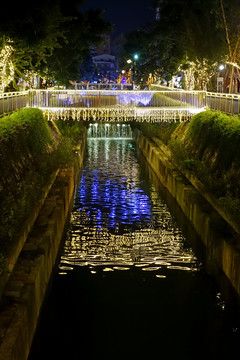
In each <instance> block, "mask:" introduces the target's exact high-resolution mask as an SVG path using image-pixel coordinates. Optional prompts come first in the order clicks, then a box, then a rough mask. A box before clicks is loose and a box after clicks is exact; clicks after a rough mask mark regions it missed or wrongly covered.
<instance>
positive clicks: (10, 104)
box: [0, 91, 29, 115]
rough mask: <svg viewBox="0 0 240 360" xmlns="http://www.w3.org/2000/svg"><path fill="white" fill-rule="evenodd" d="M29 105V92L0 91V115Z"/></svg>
mask: <svg viewBox="0 0 240 360" xmlns="http://www.w3.org/2000/svg"><path fill="white" fill-rule="evenodd" d="M27 106H29V92H28V91H18V92H9V93H0V115H3V114H8V113H11V112H13V111H15V110H17V109H21V108H24V107H27Z"/></svg>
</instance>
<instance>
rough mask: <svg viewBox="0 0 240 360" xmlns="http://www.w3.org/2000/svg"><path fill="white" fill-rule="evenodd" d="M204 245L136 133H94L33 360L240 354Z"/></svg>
mask: <svg viewBox="0 0 240 360" xmlns="http://www.w3.org/2000/svg"><path fill="white" fill-rule="evenodd" d="M180 224H181V227H180ZM198 245H199V244H198V238H197V236H196V234H194V231H193V229H192V228H191V225H190V224H188V223H187V220H186V219H184V217H183V215H182V214H181V211H180V210H179V209H178V206H177V205H176V204H174V203H173V201H172V200H171V198H170V196H169V194H167V192H166V191H165V190H164V189H163V188H162V187H161V184H159V182H158V180H157V179H156V178H155V175H154V174H153V172H152V171H151V169H150V168H149V167H148V165H147V164H146V162H145V161H144V159H142V157H141V154H139V153H138V150H137V148H136V144H135V142H134V141H133V140H132V139H130V138H124V139H123V138H122V139H119V138H118V139H111V138H105V139H102V138H94V137H93V138H89V139H88V141H87V148H86V157H85V162H84V167H83V170H82V172H81V178H80V182H79V187H78V189H76V194H75V202H74V207H73V211H72V213H71V216H70V220H69V226H68V229H67V231H66V236H65V241H64V245H63V249H62V252H61V258H60V262H59V266H58V269H57V271H56V274H55V276H54V278H53V281H52V284H51V289H50V291H49V294H48V296H47V299H46V302H45V304H44V306H43V310H42V315H41V319H40V322H39V327H38V330H37V332H36V336H35V339H34V343H33V346H32V350H31V353H30V356H29V360H38V359H45V360H46V359H52V360H55V359H58V360H60V359H65V360H81V359H84V360H85V359H89V360H110V359H111V360H116V359H176V358H185V359H200V358H203V357H204V358H209V359H210V358H211V359H223V358H228V359H230V358H233V357H235V356H236V351H238V348H239V330H238V327H237V322H236V321H235V320H234V316H233V314H231V312H230V311H229V310H228V309H227V307H226V304H225V302H224V300H223V298H222V295H221V293H220V291H219V289H218V287H217V284H216V283H215V281H214V280H213V279H212V278H211V277H210V276H209V275H208V274H207V273H206V272H205V271H204V266H203V264H202V262H201V249H200V247H199V246H198ZM234 354H235V356H233V355H234Z"/></svg>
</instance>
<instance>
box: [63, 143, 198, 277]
mask: <svg viewBox="0 0 240 360" xmlns="http://www.w3.org/2000/svg"><path fill="white" fill-rule="evenodd" d="M128 145H129V141H127V140H118V141H113V140H104V141H100V142H99V141H97V144H96V142H95V141H92V140H91V141H88V145H87V146H88V147H87V152H88V154H90V156H89V157H88V161H87V163H86V166H85V168H84V169H83V171H82V178H81V181H80V186H79V190H78V193H77V196H76V199H75V204H74V210H73V212H72V214H71V226H70V230H69V233H68V238H67V240H66V243H65V247H64V252H63V255H62V261H61V264H60V270H59V271H63V270H64V271H71V269H72V268H73V267H75V266H85V267H86V266H88V267H89V268H90V271H91V273H92V274H96V272H97V273H98V272H99V271H104V272H106V273H107V272H111V271H114V270H115V271H123V270H129V269H132V268H133V269H136V271H137V270H138V269H139V271H142V270H143V271H146V272H155V273H156V275H159V278H161V277H163V276H165V271H166V270H167V269H169V271H174V270H182V271H194V270H196V269H197V262H196V258H195V256H194V254H193V252H192V250H191V249H190V248H189V247H188V246H186V243H185V239H184V236H183V234H182V232H181V230H180V229H179V228H178V226H177V225H176V223H175V221H174V219H173V218H172V216H171V214H170V212H169V210H168V208H167V206H166V204H165V203H164V202H163V201H162V200H161V199H160V198H159V195H158V193H157V191H156V190H155V188H154V186H153V185H151V186H150V188H149V187H147V186H146V181H145V179H144V178H143V177H142V175H141V173H140V168H139V165H138V163H137V160H136V158H135V157H133V156H132V153H133V147H131V146H128ZM123 159H124V161H123ZM65 267H66V270H65Z"/></svg>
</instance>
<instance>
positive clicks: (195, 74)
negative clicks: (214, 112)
mask: <svg viewBox="0 0 240 360" xmlns="http://www.w3.org/2000/svg"><path fill="white" fill-rule="evenodd" d="M186 65H187V66H188V67H187V68H186ZM216 67H217V63H210V62H209V60H208V59H203V60H202V61H199V60H198V59H196V60H195V61H188V59H187V60H186V62H185V63H183V64H181V65H180V66H179V69H178V71H181V72H183V73H184V79H185V88H186V90H195V89H201V90H204V91H207V85H208V83H209V81H210V79H211V78H212V77H213V75H214V74H215V73H216Z"/></svg>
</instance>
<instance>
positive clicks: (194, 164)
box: [169, 111, 240, 219]
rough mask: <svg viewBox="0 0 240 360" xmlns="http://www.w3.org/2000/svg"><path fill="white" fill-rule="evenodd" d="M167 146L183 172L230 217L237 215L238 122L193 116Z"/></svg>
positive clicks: (239, 186)
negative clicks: (207, 193)
mask: <svg viewBox="0 0 240 360" xmlns="http://www.w3.org/2000/svg"><path fill="white" fill-rule="evenodd" d="M183 125H184V126H182V124H181V126H180V127H182V129H180V127H179V128H178V129H177V131H176V132H175V133H174V134H173V136H172V139H171V141H170V142H169V146H170V148H171V150H172V153H173V154H174V158H175V159H176V161H177V162H178V164H179V166H180V167H181V168H182V169H183V170H188V171H190V172H191V173H192V174H194V175H195V176H196V177H197V178H198V179H199V180H201V181H202V183H203V184H204V185H205V187H206V189H208V191H209V192H211V193H212V194H214V195H215V196H216V198H218V199H219V204H220V205H221V206H222V208H223V209H224V210H225V211H226V212H228V213H229V214H230V215H231V216H232V217H234V218H235V219H237V218H238V217H239V214H240V200H239V198H240V196H239V195H240V149H239V143H240V119H239V118H238V117H236V116H228V115H226V114H223V113H221V112H213V111H205V112H201V113H199V114H197V115H195V116H194V117H193V118H192V120H191V121H190V122H189V123H188V124H187V126H185V124H183Z"/></svg>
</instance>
